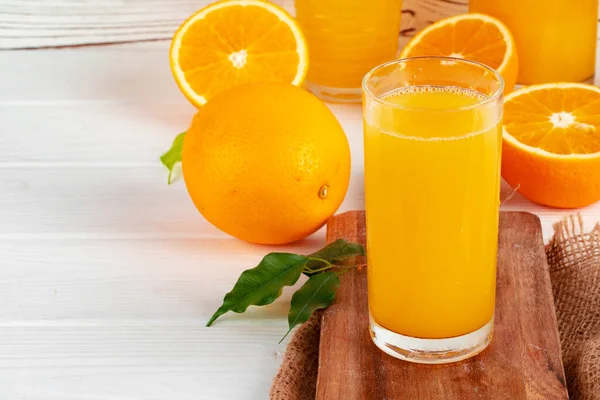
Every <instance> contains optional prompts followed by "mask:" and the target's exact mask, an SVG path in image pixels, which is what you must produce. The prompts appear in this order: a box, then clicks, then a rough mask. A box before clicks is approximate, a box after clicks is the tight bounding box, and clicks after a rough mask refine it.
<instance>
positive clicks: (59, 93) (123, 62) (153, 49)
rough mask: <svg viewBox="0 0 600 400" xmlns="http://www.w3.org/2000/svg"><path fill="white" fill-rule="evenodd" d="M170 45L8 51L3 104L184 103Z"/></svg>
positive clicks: (1, 55)
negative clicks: (81, 102) (174, 76)
mask: <svg viewBox="0 0 600 400" xmlns="http://www.w3.org/2000/svg"><path fill="white" fill-rule="evenodd" d="M168 49H169V43H168V42H162V43H149V44H148V43H146V44H128V45H119V46H106V47H103V46H98V47H89V48H80V49H61V50H38V51H2V52H0V76H1V77H2V79H0V104H6V103H11V104H12V103H17V104H21V105H22V104H23V102H31V103H32V105H36V106H39V105H40V104H41V103H44V102H52V103H59V104H62V103H64V102H67V103H68V102H74V101H76V102H80V101H94V102H96V101H115V100H116V101H121V102H127V101H132V100H134V101H137V102H142V103H144V102H147V101H158V102H169V101H177V102H179V101H181V100H182V99H183V100H185V98H184V97H183V95H182V94H181V93H180V92H179V89H178V88H177V85H176V84H175V81H174V80H173V77H172V75H171V71H170V68H169V50H168ZM8 77H10V78H8ZM178 104H183V103H178Z"/></svg>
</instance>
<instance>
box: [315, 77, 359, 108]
mask: <svg viewBox="0 0 600 400" xmlns="http://www.w3.org/2000/svg"><path fill="white" fill-rule="evenodd" d="M304 87H305V88H306V89H307V90H308V91H309V92H311V93H312V94H314V95H315V96H317V97H318V98H320V99H321V100H323V101H328V102H332V103H360V102H362V90H361V88H360V87H357V88H334V87H328V86H322V85H317V84H316V83H311V82H305V83H304Z"/></svg>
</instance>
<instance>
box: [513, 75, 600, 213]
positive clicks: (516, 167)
mask: <svg viewBox="0 0 600 400" xmlns="http://www.w3.org/2000/svg"><path fill="white" fill-rule="evenodd" d="M503 137H504V145H503V155H502V176H503V177H504V179H505V180H506V181H507V182H508V183H509V184H510V185H511V186H512V187H513V188H516V189H518V192H519V193H521V194H522V195H523V196H525V197H527V198H528V199H530V200H532V201H534V202H536V203H540V204H544V205H548V206H552V207H559V208H575V207H582V206H586V205H589V204H592V203H595V202H596V201H598V200H600V88H598V87H596V86H592V85H584V84H580V83H548V84H543V85H534V86H529V87H525V88H523V89H520V90H517V91H515V92H513V93H510V94H509V95H508V96H506V99H505V103H504V132H503Z"/></svg>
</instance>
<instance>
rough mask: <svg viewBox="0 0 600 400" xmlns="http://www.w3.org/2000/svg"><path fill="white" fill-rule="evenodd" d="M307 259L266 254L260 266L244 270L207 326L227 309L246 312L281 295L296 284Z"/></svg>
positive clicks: (279, 254) (283, 254)
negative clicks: (250, 307)
mask: <svg viewBox="0 0 600 400" xmlns="http://www.w3.org/2000/svg"><path fill="white" fill-rule="evenodd" d="M307 262H308V258H307V257H304V256H301V255H298V254H290V253H270V254H267V255H266V256H265V258H263V259H262V261H261V262H260V264H258V266H257V267H255V268H252V269H249V270H246V271H244V272H242V275H240V278H239V279H238V281H237V282H236V283H235V285H234V286H233V289H231V292H229V293H227V294H226V295H225V298H224V299H223V305H221V307H219V309H218V310H217V311H216V312H215V313H214V314H213V316H212V317H211V318H210V320H209V321H208V323H207V324H206V326H210V325H211V324H212V323H213V322H214V321H215V320H216V319H217V318H219V317H220V316H221V315H223V314H225V313H226V312H228V311H233V312H236V313H243V312H244V311H246V309H247V308H248V306H251V305H255V306H264V305H267V304H271V303H272V302H274V301H275V300H276V299H277V298H278V297H279V296H281V291H282V290H283V287H284V286H291V285H293V284H294V283H296V281H297V280H298V278H300V275H301V274H302V270H303V269H304V266H305V265H306V263H307Z"/></svg>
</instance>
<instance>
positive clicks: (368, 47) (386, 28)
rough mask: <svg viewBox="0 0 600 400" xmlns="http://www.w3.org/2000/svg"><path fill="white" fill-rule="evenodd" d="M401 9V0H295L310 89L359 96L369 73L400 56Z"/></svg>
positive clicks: (327, 94) (347, 97) (339, 96)
mask: <svg viewBox="0 0 600 400" xmlns="http://www.w3.org/2000/svg"><path fill="white" fill-rule="evenodd" d="M401 13H402V1H401V0H371V1H364V0H296V19H297V20H298V23H299V24H300V26H301V27H302V30H303V32H304V35H305V36H306V40H307V43H308V51H309V58H310V65H309V70H308V75H307V77H306V80H307V86H308V88H309V89H311V90H312V91H313V92H315V93H316V94H317V95H321V97H324V98H326V99H327V98H328V99H331V100H336V99H337V100H340V101H343V100H357V101H360V85H361V80H362V78H363V76H364V75H365V73H367V72H368V71H369V70H370V69H371V68H373V67H375V66H376V65H378V64H381V63H383V62H385V61H390V60H393V59H395V58H396V53H397V51H398V34H399V32H400V16H401Z"/></svg>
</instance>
